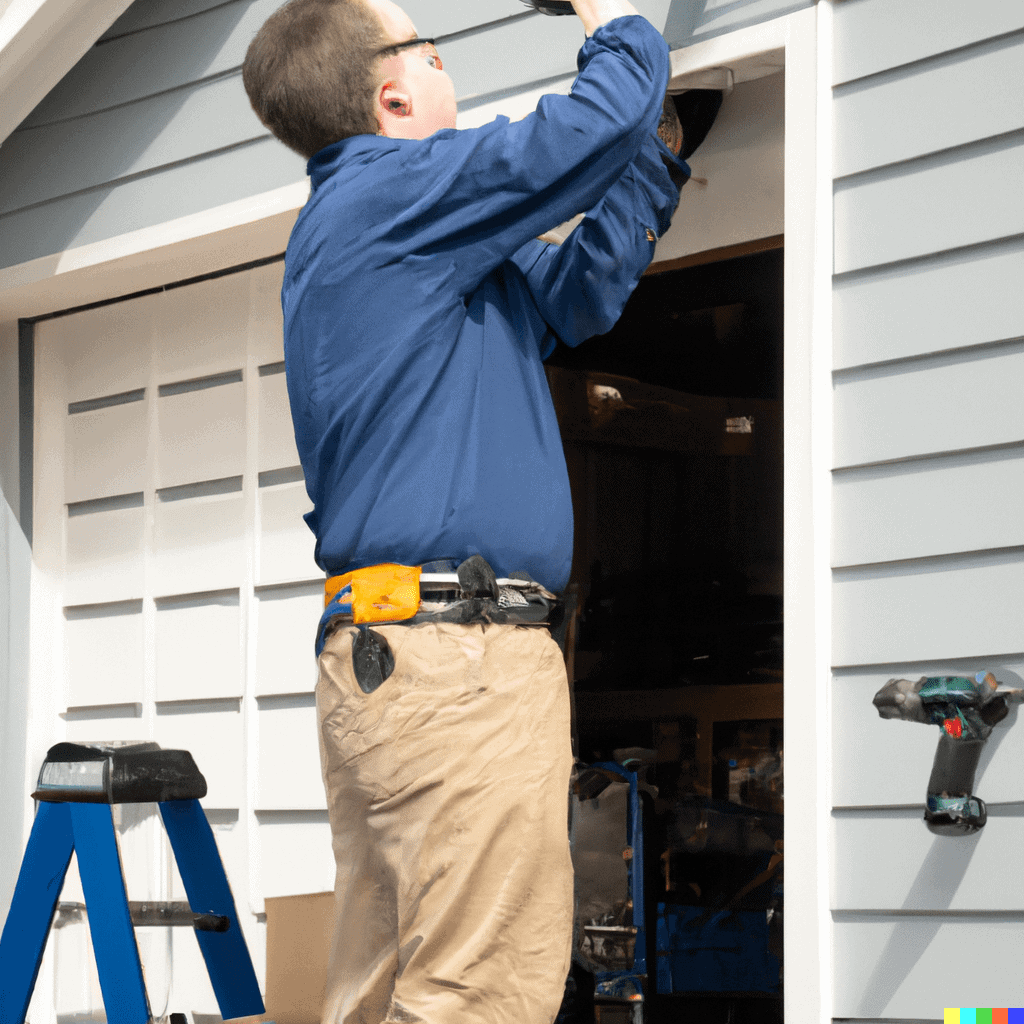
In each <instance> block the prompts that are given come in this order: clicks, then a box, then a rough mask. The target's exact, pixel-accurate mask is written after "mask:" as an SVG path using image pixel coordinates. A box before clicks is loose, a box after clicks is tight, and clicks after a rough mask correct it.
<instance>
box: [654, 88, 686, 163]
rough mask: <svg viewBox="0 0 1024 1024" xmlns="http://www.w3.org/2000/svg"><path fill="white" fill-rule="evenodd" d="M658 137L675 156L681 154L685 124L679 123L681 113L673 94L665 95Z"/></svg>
mask: <svg viewBox="0 0 1024 1024" xmlns="http://www.w3.org/2000/svg"><path fill="white" fill-rule="evenodd" d="M658 138H659V139H661V141H662V142H664V143H665V145H666V146H668V148H669V149H670V150H672V153H673V155H674V156H679V151H680V150H681V149H682V148H683V126H682V125H681V124H680V123H679V113H678V111H677V110H676V105H675V101H674V100H673V99H672V97H671V96H669V95H667V94H666V96H665V103H664V104H663V106H662V108H661V120H660V121H659V122H658Z"/></svg>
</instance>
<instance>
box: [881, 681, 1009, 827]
mask: <svg viewBox="0 0 1024 1024" xmlns="http://www.w3.org/2000/svg"><path fill="white" fill-rule="evenodd" d="M998 686H999V683H998V682H997V681H996V678H995V676H994V675H992V673H991V672H978V673H977V674H976V675H975V676H974V677H973V678H970V677H966V676H922V677H921V678H920V679H918V680H917V681H916V682H913V681H912V680H910V679H890V680H889V682H887V683H886V684H885V686H883V687H882V688H881V689H880V690H879V691H878V693H876V694H875V697H874V701H873V703H874V705H875V707H876V708H878V713H879V714H880V715H881V716H882V718H902V719H903V720H904V721H905V722H922V723H923V724H925V725H937V726H939V727H940V729H941V730H942V732H941V734H940V736H939V746H938V749H937V750H936V751H935V761H934V763H933V764H932V774H931V778H929V780H928V794H927V798H926V803H925V810H924V820H925V822H926V823H927V825H928V828H929V830H930V831H932V832H934V833H935V834H936V835H940V836H968V835H971V834H972V833H973V832H977V831H978V830H979V829H981V828H982V827H983V826H984V824H985V821H986V820H987V812H986V810H985V802H984V801H983V800H982V799H981V798H980V797H977V796H975V795H974V793H973V790H974V775H975V772H976V771H977V769H978V762H979V760H980V759H981V752H982V749H983V748H984V746H985V742H986V741H987V740H988V738H989V736H990V735H991V734H992V729H993V728H994V727H995V726H996V725H997V724H998V723H999V722H1001V721H1002V720H1003V719H1004V718H1005V717H1006V716H1007V715H1008V714H1009V713H1010V705H1011V704H1020V703H1022V702H1024V690H999V689H998Z"/></svg>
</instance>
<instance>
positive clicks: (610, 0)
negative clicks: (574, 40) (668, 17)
mask: <svg viewBox="0 0 1024 1024" xmlns="http://www.w3.org/2000/svg"><path fill="white" fill-rule="evenodd" d="M572 6H573V9H574V10H575V11H576V13H577V14H578V15H579V18H580V21H582V22H583V27H584V28H585V29H586V32H587V35H588V36H592V35H593V34H594V31H595V30H596V29H597V28H599V27H600V26H601V25H604V24H605V23H606V22H609V21H611V20H612V19H614V18H624V17H626V15H628V14H639V13H640V12H639V11H638V10H637V9H636V8H635V7H634V6H633V5H632V4H631V3H629V0H572Z"/></svg>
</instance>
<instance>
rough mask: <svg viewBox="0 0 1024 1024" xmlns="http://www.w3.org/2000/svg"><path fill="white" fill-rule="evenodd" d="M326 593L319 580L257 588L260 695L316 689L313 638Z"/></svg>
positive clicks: (257, 670)
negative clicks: (288, 585)
mask: <svg viewBox="0 0 1024 1024" xmlns="http://www.w3.org/2000/svg"><path fill="white" fill-rule="evenodd" d="M323 593H324V591H323V583H322V582H321V581H319V580H317V581H314V582H312V583H306V584H299V585H297V586H294V587H274V588H270V589H262V590H258V591H257V593H256V597H257V601H256V673H255V674H256V694H257V696H267V695H270V694H284V693H312V692H313V689H314V688H315V686H316V679H317V666H316V657H315V653H314V650H313V640H314V636H315V634H316V626H317V623H318V622H319V621H320V613H321V612H322V611H323Z"/></svg>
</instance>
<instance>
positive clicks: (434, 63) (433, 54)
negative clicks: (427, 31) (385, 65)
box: [374, 39, 444, 71]
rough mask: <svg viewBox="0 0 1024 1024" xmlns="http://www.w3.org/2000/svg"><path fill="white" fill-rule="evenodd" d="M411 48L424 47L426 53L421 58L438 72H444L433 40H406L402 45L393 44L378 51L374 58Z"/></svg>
mask: <svg viewBox="0 0 1024 1024" xmlns="http://www.w3.org/2000/svg"><path fill="white" fill-rule="evenodd" d="M413 46H422V47H424V48H425V49H426V52H425V53H424V55H423V56H424V58H425V59H426V61H427V63H428V64H430V66H431V67H432V68H435V69H436V70H438V71H443V70H444V63H443V62H442V61H441V55H440V54H439V53H438V52H437V47H436V46H435V45H434V40H433V39H407V40H406V41H405V42H404V43H394V44H392V45H391V46H385V47H384V48H383V49H382V50H378V51H377V52H376V53H375V54H374V56H375V57H383V56H384V55H385V54H392V53H398V52H399V50H408V49H410V48H411V47H413Z"/></svg>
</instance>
